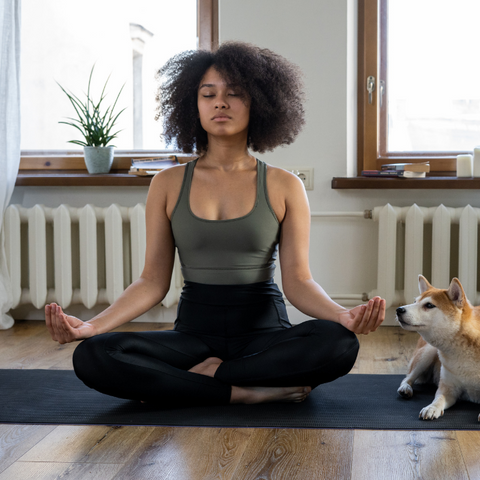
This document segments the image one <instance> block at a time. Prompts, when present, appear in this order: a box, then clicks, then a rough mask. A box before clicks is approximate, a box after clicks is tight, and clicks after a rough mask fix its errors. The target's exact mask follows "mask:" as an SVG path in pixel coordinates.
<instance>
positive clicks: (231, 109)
mask: <svg viewBox="0 0 480 480" xmlns="http://www.w3.org/2000/svg"><path fill="white" fill-rule="evenodd" d="M197 105H198V113H199V117H200V123H201V125H202V127H203V128H204V130H205V131H206V132H207V133H209V134H210V135H215V136H231V135H239V134H243V135H244V136H245V137H246V136H247V134H248V122H249V120H250V99H249V98H248V97H247V96H246V93H245V92H243V91H242V89H241V88H240V87H239V86H236V85H230V84H227V83H226V81H225V79H223V78H222V76H221V75H220V74H219V73H218V71H217V70H215V68H214V67H210V68H209V69H208V70H207V71H206V72H205V75H204V76H203V78H202V80H201V81H200V85H199V88H198V97H197Z"/></svg>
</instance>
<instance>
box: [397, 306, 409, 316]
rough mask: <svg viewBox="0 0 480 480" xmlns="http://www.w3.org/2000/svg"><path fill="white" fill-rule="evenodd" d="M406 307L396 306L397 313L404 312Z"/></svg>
mask: <svg viewBox="0 0 480 480" xmlns="http://www.w3.org/2000/svg"><path fill="white" fill-rule="evenodd" d="M406 311H407V309H406V308H405V307H398V308H397V315H401V314H402V313H405V312H406Z"/></svg>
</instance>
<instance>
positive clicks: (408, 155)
mask: <svg viewBox="0 0 480 480" xmlns="http://www.w3.org/2000/svg"><path fill="white" fill-rule="evenodd" d="M387 2H388V0H358V77H357V175H360V174H361V172H362V170H379V169H380V168H381V165H382V164H385V163H395V162H412V163H418V162H426V161H428V162H430V170H431V172H432V173H431V175H432V174H433V175H435V176H436V177H437V176H455V173H456V156H457V155H459V154H464V153H471V152H463V151H459V152H428V151H424V152H389V153H387V151H386V126H387V115H388V112H387V107H388V105H387V103H388V102H386V101H385V102H382V103H383V104H382V107H380V89H379V85H380V80H384V81H385V82H386V90H388V78H386V77H387V75H386V74H387V61H388V59H387V55H386V51H387V16H388V12H387ZM370 75H371V76H374V77H375V79H376V88H375V91H374V95H373V98H372V104H369V103H368V92H367V77H368V76H370Z"/></svg>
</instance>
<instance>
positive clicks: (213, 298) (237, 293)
mask: <svg viewBox="0 0 480 480" xmlns="http://www.w3.org/2000/svg"><path fill="white" fill-rule="evenodd" d="M272 297H277V298H282V297H283V295H282V292H280V290H279V289H278V286H277V284H276V283H275V282H274V281H273V280H268V281H266V282H259V283H250V284H247V285H206V284H204V283H196V282H187V281H186V282H185V284H184V286H183V290H182V297H181V298H182V299H184V300H187V301H190V302H195V303H203V304H206V305H245V304H249V303H250V304H252V303H261V302H265V301H268V300H270V299H271V298H272Z"/></svg>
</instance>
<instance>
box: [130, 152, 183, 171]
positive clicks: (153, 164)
mask: <svg viewBox="0 0 480 480" xmlns="http://www.w3.org/2000/svg"><path fill="white" fill-rule="evenodd" d="M174 165H178V158H177V157H176V155H169V156H165V157H157V158H135V159H132V166H131V167H130V170H129V171H128V173H129V174H130V175H139V176H146V175H155V174H156V173H158V172H160V171H161V170H165V169H166V168H169V167H173V166H174Z"/></svg>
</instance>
